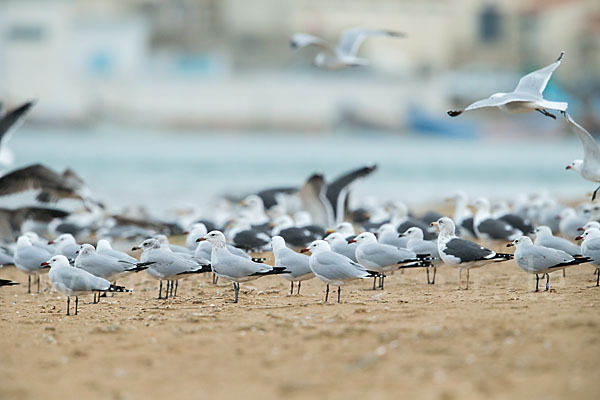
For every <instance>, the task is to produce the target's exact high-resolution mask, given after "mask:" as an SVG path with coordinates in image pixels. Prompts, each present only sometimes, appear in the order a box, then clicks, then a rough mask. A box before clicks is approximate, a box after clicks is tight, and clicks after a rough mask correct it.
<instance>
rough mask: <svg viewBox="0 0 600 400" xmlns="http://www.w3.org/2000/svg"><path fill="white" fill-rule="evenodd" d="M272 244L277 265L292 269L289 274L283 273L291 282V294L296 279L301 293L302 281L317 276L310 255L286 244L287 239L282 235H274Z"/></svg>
mask: <svg viewBox="0 0 600 400" xmlns="http://www.w3.org/2000/svg"><path fill="white" fill-rule="evenodd" d="M271 244H272V246H273V254H274V255H275V266H276V267H280V268H285V269H286V270H287V271H290V272H289V273H287V274H281V276H282V277H284V278H285V279H287V280H288V281H290V283H291V288H290V294H294V281H296V282H298V294H300V286H301V285H302V281H305V280H308V279H312V278H314V277H315V275H314V274H313V272H312V270H311V269H310V265H309V261H310V259H309V257H308V256H306V255H305V254H300V253H296V252H295V251H294V250H292V249H290V248H288V247H287V246H286V245H285V239H284V238H282V237H281V236H273V238H272V239H271Z"/></svg>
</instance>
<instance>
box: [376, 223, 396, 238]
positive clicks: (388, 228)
mask: <svg viewBox="0 0 600 400" xmlns="http://www.w3.org/2000/svg"><path fill="white" fill-rule="evenodd" d="M397 232H398V231H397V230H396V227H395V226H394V225H393V224H390V223H387V224H383V225H381V226H380V227H379V228H377V235H378V236H383V235H385V234H387V233H392V234H396V233H397Z"/></svg>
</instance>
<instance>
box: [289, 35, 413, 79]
mask: <svg viewBox="0 0 600 400" xmlns="http://www.w3.org/2000/svg"><path fill="white" fill-rule="evenodd" d="M369 36H387V37H404V36H406V35H405V34H404V33H400V32H393V31H387V30H382V29H366V28H351V29H347V30H345V31H343V32H342V35H341V36H340V41H339V43H338V45H337V47H334V46H333V45H332V44H331V43H330V42H328V41H326V40H324V39H321V38H320V37H317V36H313V35H309V34H307V33H296V34H295V35H293V36H292V39H291V41H290V45H291V46H292V48H294V49H298V48H302V47H306V46H315V47H318V48H319V49H320V50H322V51H321V52H320V53H319V54H317V56H316V57H315V59H314V64H315V65H316V66H317V67H319V68H326V69H331V70H336V69H342V68H346V67H354V66H359V65H368V64H369V62H368V60H366V59H364V58H359V57H357V54H358V50H359V49H360V45H361V44H362V43H363V42H364V40H365V39H366V38H368V37H369Z"/></svg>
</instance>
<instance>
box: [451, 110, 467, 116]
mask: <svg viewBox="0 0 600 400" xmlns="http://www.w3.org/2000/svg"><path fill="white" fill-rule="evenodd" d="M447 113H448V115H449V116H451V117H458V116H459V115H460V114H462V113H463V112H462V111H461V110H448V111H447Z"/></svg>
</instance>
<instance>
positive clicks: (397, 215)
mask: <svg viewBox="0 0 600 400" xmlns="http://www.w3.org/2000/svg"><path fill="white" fill-rule="evenodd" d="M389 208H390V214H391V216H392V221H391V223H392V224H393V225H395V226H396V233H402V232H406V230H407V229H408V228H411V227H413V226H416V227H417V228H421V230H422V231H423V235H425V239H427V240H430V239H435V237H436V236H437V235H436V234H435V233H434V232H430V231H429V229H430V227H429V226H428V225H427V224H425V223H424V222H423V221H421V220H420V219H417V218H413V217H411V216H410V214H409V211H408V207H407V206H406V204H404V203H403V202H402V201H399V200H395V201H392V202H391V203H390V205H389Z"/></svg>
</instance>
